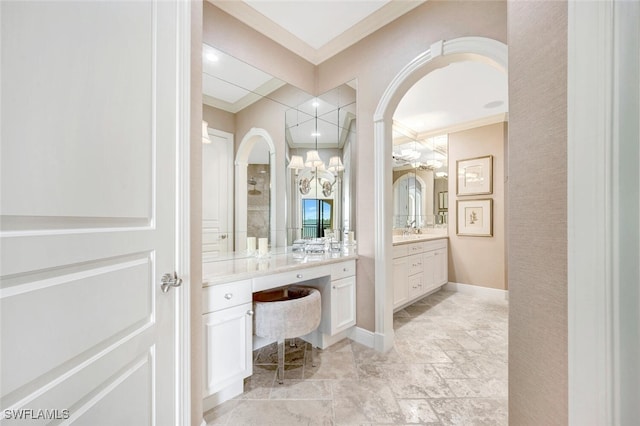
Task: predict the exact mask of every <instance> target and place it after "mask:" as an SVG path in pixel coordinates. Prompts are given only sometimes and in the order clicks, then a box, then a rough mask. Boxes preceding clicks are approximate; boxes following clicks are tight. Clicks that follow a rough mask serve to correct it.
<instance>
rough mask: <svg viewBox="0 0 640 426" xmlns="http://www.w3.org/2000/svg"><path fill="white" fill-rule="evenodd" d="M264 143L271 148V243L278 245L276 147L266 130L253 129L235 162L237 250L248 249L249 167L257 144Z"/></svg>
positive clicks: (239, 148) (248, 133) (244, 139)
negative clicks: (275, 211)
mask: <svg viewBox="0 0 640 426" xmlns="http://www.w3.org/2000/svg"><path fill="white" fill-rule="evenodd" d="M260 141H264V142H266V143H267V145H268V146H269V184H270V191H269V242H270V243H271V244H272V245H275V244H276V217H275V214H274V209H275V206H276V200H277V198H276V146H275V144H274V143H273V139H271V136H270V135H269V132H267V131H266V130H265V129H261V128H256V127H253V128H251V130H249V131H248V132H247V134H246V135H245V136H244V137H243V138H242V142H240V146H239V147H238V153H237V154H236V161H235V166H236V167H235V182H236V184H235V193H236V198H235V210H236V211H235V233H234V234H235V249H236V251H241V250H246V248H247V185H248V182H247V167H248V165H249V155H250V154H251V151H252V150H253V147H254V146H255V144H256V143H258V142H260Z"/></svg>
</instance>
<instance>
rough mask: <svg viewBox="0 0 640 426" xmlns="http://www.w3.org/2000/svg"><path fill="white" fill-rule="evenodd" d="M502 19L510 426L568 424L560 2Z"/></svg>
mask: <svg viewBox="0 0 640 426" xmlns="http://www.w3.org/2000/svg"><path fill="white" fill-rule="evenodd" d="M508 19H509V220H508V232H509V257H508V268H509V304H510V309H509V422H510V423H511V424H514V425H519V426H527V425H532V426H533V425H536V426H537V425H566V424H567V421H568V414H567V395H568V388H567V364H568V361H567V211H566V210H567V3H566V2H552V1H549V2H528V1H525V2H520V1H513V2H509V12H508Z"/></svg>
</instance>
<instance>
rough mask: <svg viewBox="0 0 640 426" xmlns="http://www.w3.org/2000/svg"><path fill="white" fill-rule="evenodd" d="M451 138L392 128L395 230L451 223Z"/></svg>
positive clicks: (442, 225) (440, 225) (397, 126)
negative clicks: (449, 170)
mask: <svg viewBox="0 0 640 426" xmlns="http://www.w3.org/2000/svg"><path fill="white" fill-rule="evenodd" d="M447 146H448V138H447V135H446V134H443V135H435V136H424V137H420V136H419V135H416V134H415V132H412V131H411V130H410V129H407V128H406V127H405V126H403V125H402V124H400V123H397V122H396V123H394V126H393V226H394V228H402V229H405V230H413V231H417V230H419V229H424V228H427V229H428V228H436V227H438V228H442V227H446V224H447V222H448V208H449V206H448V198H449V194H448V189H447V188H448V166H447V162H448V158H447Z"/></svg>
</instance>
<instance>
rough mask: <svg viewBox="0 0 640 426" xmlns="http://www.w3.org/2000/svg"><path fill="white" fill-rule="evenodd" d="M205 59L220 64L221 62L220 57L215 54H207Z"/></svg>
mask: <svg viewBox="0 0 640 426" xmlns="http://www.w3.org/2000/svg"><path fill="white" fill-rule="evenodd" d="M204 58H205V59H206V60H207V61H209V62H218V61H219V60H220V57H219V56H218V55H216V54H215V53H213V52H209V53H207V54H205V55H204Z"/></svg>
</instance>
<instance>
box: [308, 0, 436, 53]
mask: <svg viewBox="0 0 640 426" xmlns="http://www.w3.org/2000/svg"><path fill="white" fill-rule="evenodd" d="M425 2H426V0H415V1H394V0H392V1H390V2H389V3H387V4H385V5H384V6H382V7H381V8H380V9H378V10H376V11H375V12H373V13H372V14H371V15H369V16H367V17H366V18H364V19H363V20H362V21H360V22H358V23H357V24H355V25H354V26H352V27H351V28H349V29H348V30H346V31H345V32H343V33H342V34H340V35H339V36H337V37H336V38H334V39H332V40H331V41H330V42H328V43H327V44H325V45H324V46H322V47H320V48H319V49H318V50H317V51H316V52H315V57H314V58H313V59H314V60H310V62H313V64H314V65H318V64H320V63H322V62H324V61H326V60H327V59H329V58H331V57H332V56H335V55H337V54H338V53H340V52H342V51H343V50H345V49H347V48H348V47H350V46H352V45H354V44H356V43H357V42H359V41H360V40H362V39H363V38H365V37H366V36H368V35H370V34H372V33H374V32H375V31H377V30H379V29H380V28H382V27H384V26H385V25H387V24H388V23H390V22H392V21H395V20H396V19H398V18H399V17H401V16H402V15H404V14H405V13H407V12H409V11H411V10H413V9H415V8H416V7H418V6H420V5H421V4H422V3H425Z"/></svg>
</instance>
